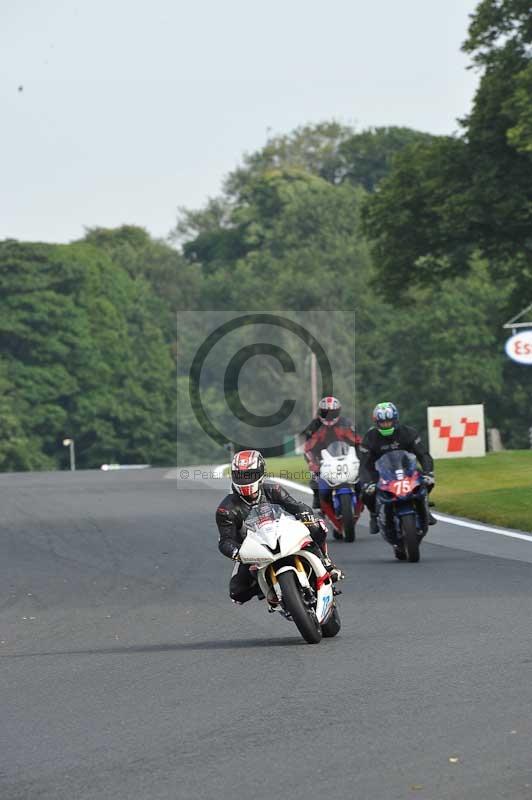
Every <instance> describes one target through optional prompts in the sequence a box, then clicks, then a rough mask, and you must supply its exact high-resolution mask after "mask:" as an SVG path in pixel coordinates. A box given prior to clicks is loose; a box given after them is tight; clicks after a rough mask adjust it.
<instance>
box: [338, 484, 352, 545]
mask: <svg viewBox="0 0 532 800" xmlns="http://www.w3.org/2000/svg"><path fill="white" fill-rule="evenodd" d="M340 509H341V512H342V521H343V523H344V538H345V540H346V542H354V541H355V515H354V512H353V500H352V498H351V495H350V494H341V495H340Z"/></svg>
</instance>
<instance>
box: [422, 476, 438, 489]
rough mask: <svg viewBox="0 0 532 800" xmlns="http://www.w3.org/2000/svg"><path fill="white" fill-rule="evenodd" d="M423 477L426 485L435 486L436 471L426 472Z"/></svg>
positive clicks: (428, 486)
mask: <svg viewBox="0 0 532 800" xmlns="http://www.w3.org/2000/svg"><path fill="white" fill-rule="evenodd" d="M421 477H422V478H423V483H424V484H425V486H426V487H427V488H428V489H430V488H431V486H434V484H435V483H436V481H435V480H434V473H433V472H426V473H425V474H424V475H422V476H421Z"/></svg>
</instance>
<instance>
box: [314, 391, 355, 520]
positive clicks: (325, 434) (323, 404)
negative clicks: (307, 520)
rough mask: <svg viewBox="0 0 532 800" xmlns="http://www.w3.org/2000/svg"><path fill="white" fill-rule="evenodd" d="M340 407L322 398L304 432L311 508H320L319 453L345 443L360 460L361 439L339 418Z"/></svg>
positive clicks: (337, 403)
mask: <svg viewBox="0 0 532 800" xmlns="http://www.w3.org/2000/svg"><path fill="white" fill-rule="evenodd" d="M341 409H342V406H341V405H340V402H339V400H337V399H336V398H335V397H324V398H323V399H322V400H320V404H319V409H318V416H317V417H315V418H314V419H313V420H312V422H311V423H310V425H309V426H308V428H307V429H306V431H305V436H306V438H307V441H306V442H305V444H304V446H303V450H304V455H305V458H306V460H307V463H308V466H309V470H310V472H311V479H310V488H311V489H312V491H313V492H314V500H313V503H312V506H313V508H320V499H319V493H318V475H319V471H320V462H321V451H322V450H327V448H328V446H329V445H330V444H331V443H332V442H347V444H350V445H353V446H354V447H355V449H356V451H357V456H358V457H359V458H360V455H359V452H358V448H359V445H360V442H361V441H362V437H361V436H359V435H358V433H357V432H356V430H355V426H354V425H353V423H352V422H351V420H350V419H348V418H347V417H342V416H340V411H341Z"/></svg>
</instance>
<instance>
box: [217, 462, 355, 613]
mask: <svg viewBox="0 0 532 800" xmlns="http://www.w3.org/2000/svg"><path fill="white" fill-rule="evenodd" d="M242 465H244V466H242ZM231 472H232V477H233V487H232V488H233V491H232V492H231V493H230V494H228V495H227V496H226V497H224V499H223V500H222V502H221V503H220V504H219V506H218V508H217V509H216V524H217V525H218V532H219V539H218V549H219V550H220V552H221V553H223V555H224V556H227V558H231V559H232V560H233V561H236V562H238V568H237V569H235V572H234V573H233V576H232V577H231V581H230V584H229V594H230V597H231V599H232V600H234V601H235V602H237V603H245V602H246V601H247V600H250V599H251V598H252V597H255V596H256V595H257V594H259V586H258V583H257V581H256V580H255V577H254V575H253V574H252V573H251V572H250V565H249V564H242V563H240V561H239V556H238V552H239V550H240V545H241V544H242V542H243V541H244V539H245V537H246V527H245V525H244V522H245V520H246V517H247V516H248V514H249V513H250V512H251V510H252V509H253V508H255V507H256V506H257V505H259V504H260V503H261V502H269V503H273V504H275V505H279V506H282V508H284V509H285V511H287V512H288V513H289V514H292V515H293V516H297V517H298V519H300V520H301V522H303V523H304V524H305V525H306V526H307V528H308V531H309V534H310V537H311V539H312V540H313V542H314V543H315V545H316V547H315V554H316V555H317V556H318V557H319V558H321V559H322V560H323V562H324V564H325V566H326V568H327V569H329V571H330V572H331V577H332V578H333V580H334V579H335V578H336V577H339V576H341V575H342V573H341V572H340V571H339V570H338V569H337V568H335V567H334V564H332V562H331V561H330V559H329V558H328V556H327V545H326V542H325V537H326V535H327V529H326V527H325V526H324V524H323V523H322V522H321V521H320V520H317V519H316V518H315V517H314V514H313V513H312V509H310V508H309V507H308V506H307V505H305V503H299V502H298V501H297V500H295V499H294V498H293V497H292V496H291V495H290V494H288V492H287V491H286V489H284V488H283V487H282V486H281V485H280V484H278V483H275V482H271V483H270V482H265V481H264V480H263V477H264V459H263V458H262V456H261V455H260V453H258V451H256V450H244V451H241V452H240V453H237V454H236V455H235V457H234V459H233V464H232V470H231ZM239 476H242V478H241V481H240V482H237V481H239ZM246 476H249V477H246ZM245 480H247V481H248V483H244V481H245ZM251 481H252V482H251ZM335 571H336V574H334V573H335Z"/></svg>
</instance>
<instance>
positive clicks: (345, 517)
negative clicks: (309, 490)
mask: <svg viewBox="0 0 532 800" xmlns="http://www.w3.org/2000/svg"><path fill="white" fill-rule="evenodd" d="M359 465H360V462H359V460H358V457H357V451H356V450H355V448H354V447H352V446H351V445H349V444H347V442H340V441H337V442H332V443H331V444H330V445H329V447H328V448H327V450H322V451H321V464H320V477H319V482H318V487H319V492H320V499H321V498H323V497H326V496H327V495H330V497H331V502H330V503H327V502H323V501H322V502H321V510H322V512H323V513H324V514H325V515H326V516H327V517H328V518H329V520H330V521H331V522H332V524H333V526H334V528H335V529H337V528H339V527H340V528H341V529H342V532H343V536H344V538H345V541H346V542H354V541H355V526H356V523H357V520H358V518H359V516H360V511H361V503H360V502H359V498H358V497H357V493H356V489H355V483H356V481H357V479H358V469H359ZM335 538H341V537H340V535H335Z"/></svg>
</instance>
